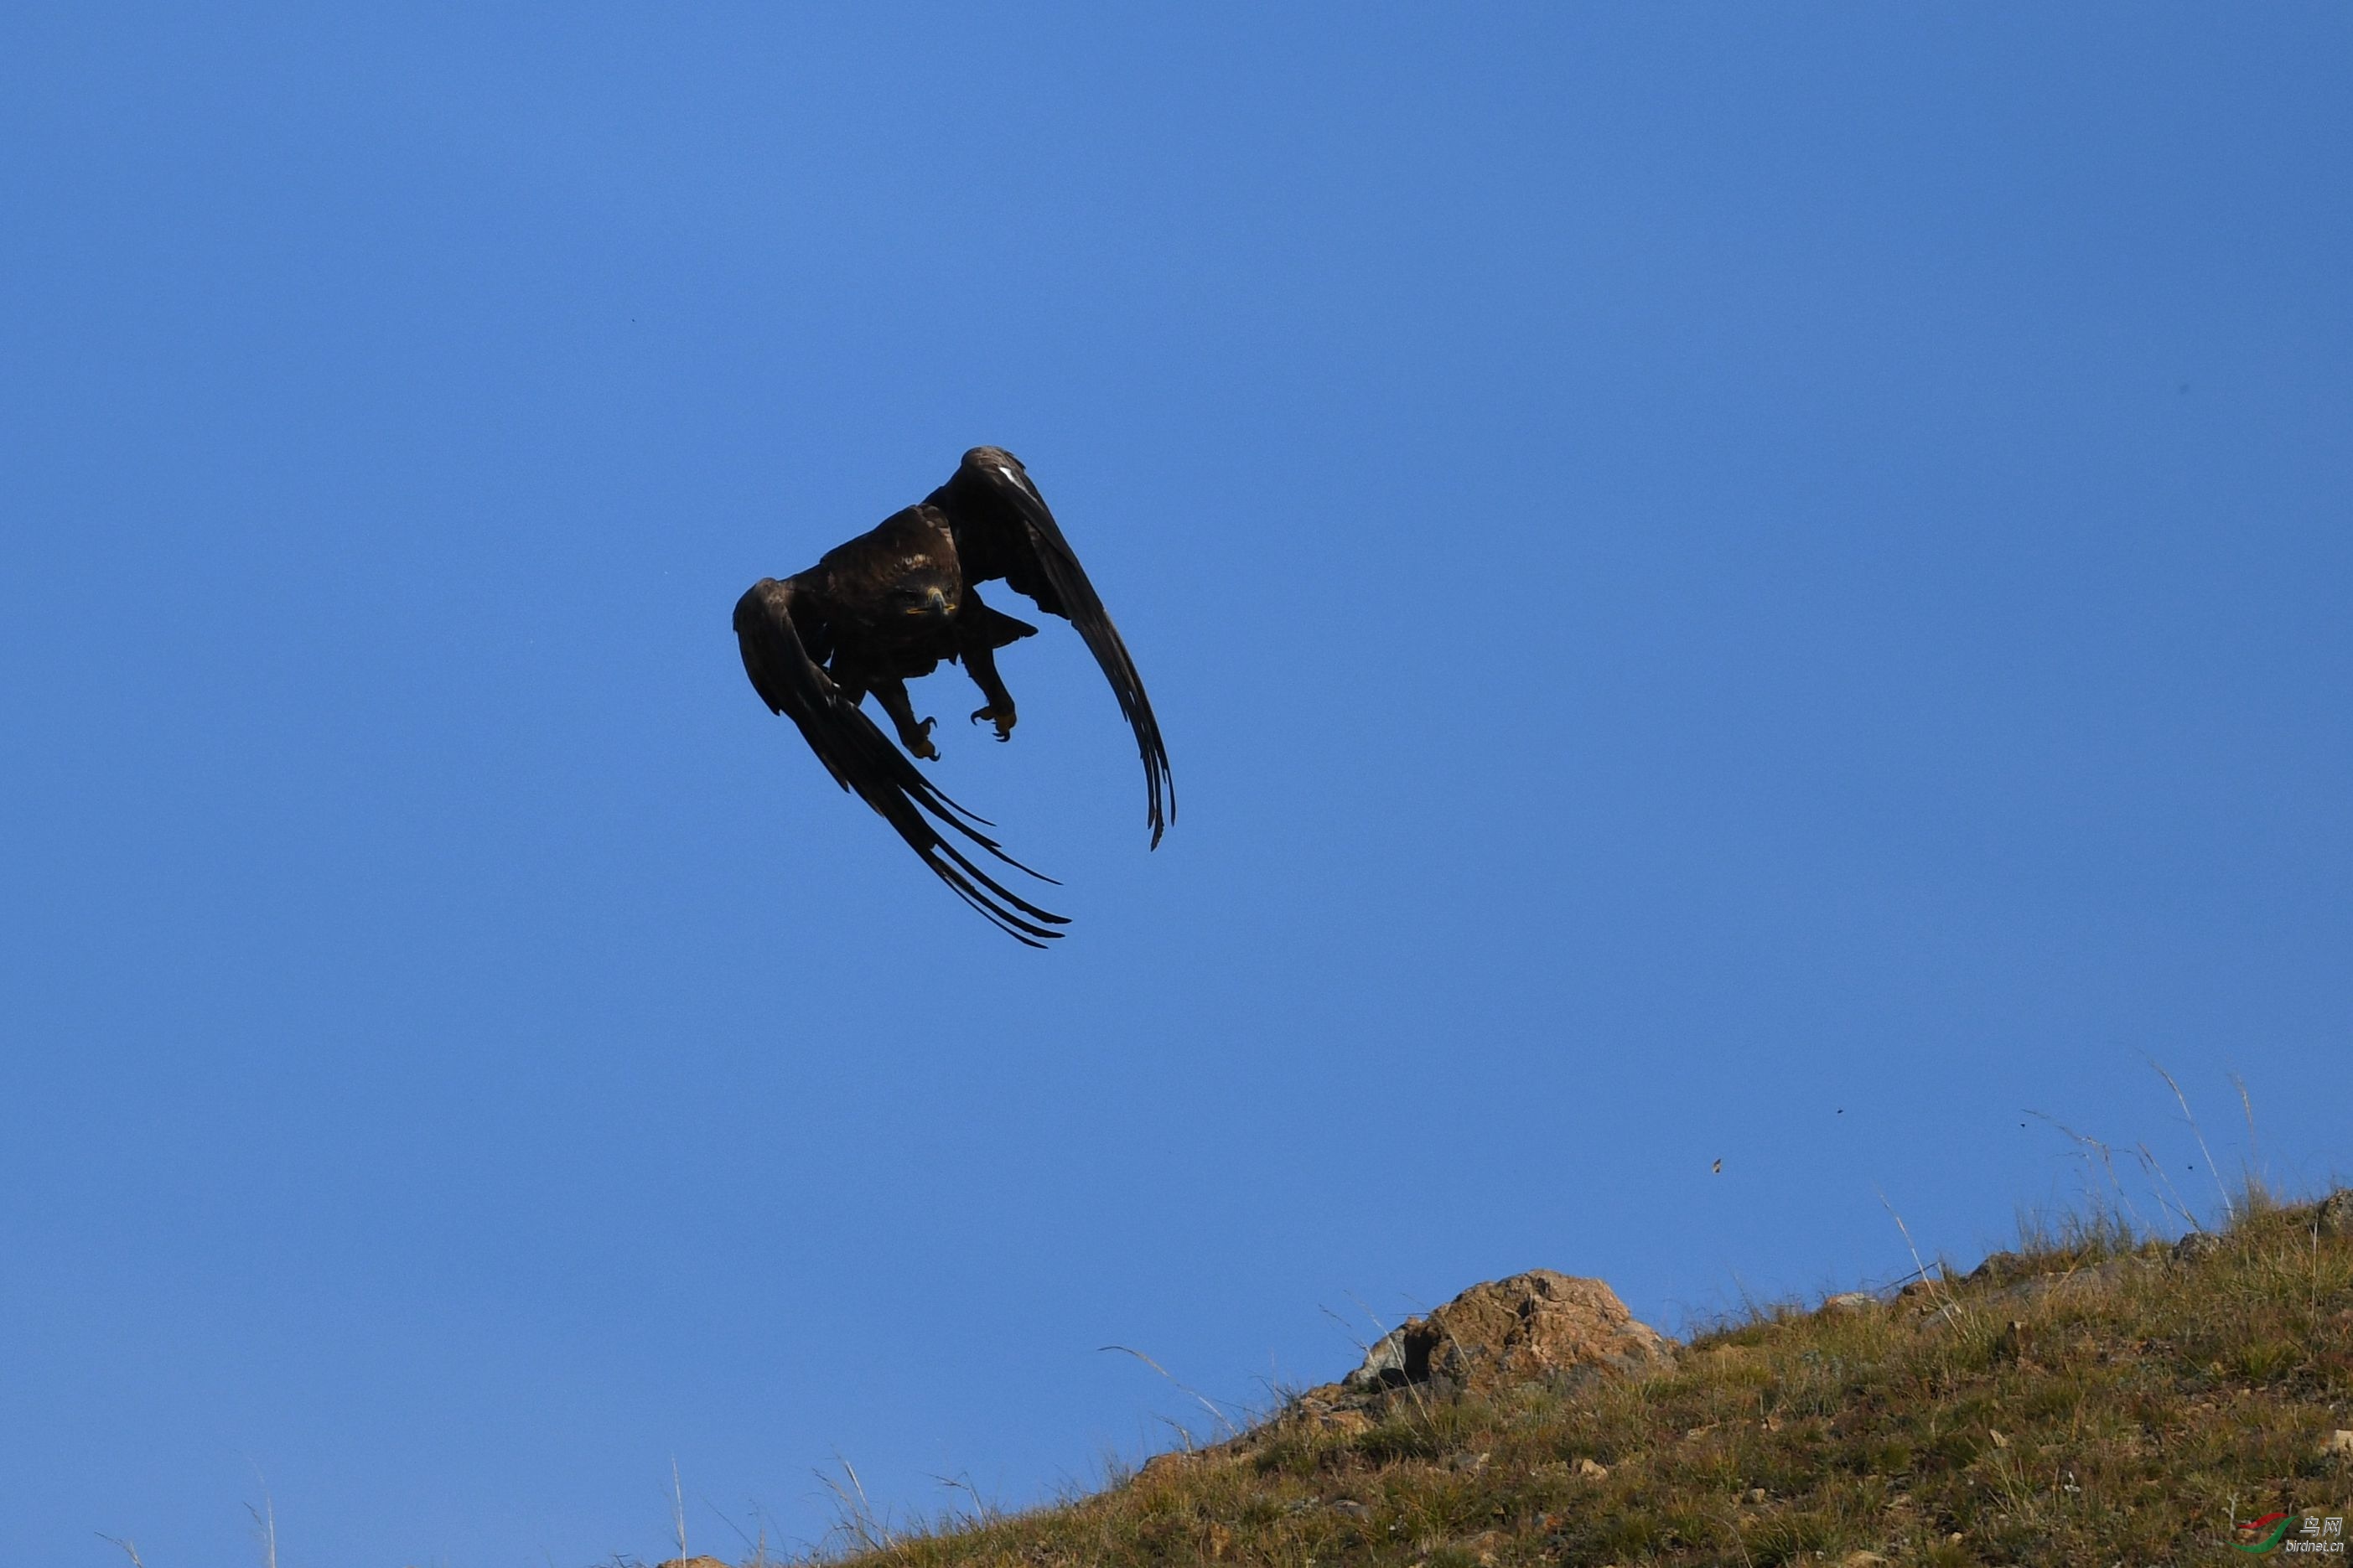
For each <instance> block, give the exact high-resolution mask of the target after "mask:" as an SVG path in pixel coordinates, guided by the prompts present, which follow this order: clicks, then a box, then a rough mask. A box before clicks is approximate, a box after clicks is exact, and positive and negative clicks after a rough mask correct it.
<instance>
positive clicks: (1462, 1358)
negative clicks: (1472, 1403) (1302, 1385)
mask: <svg viewBox="0 0 2353 1568" xmlns="http://www.w3.org/2000/svg"><path fill="white" fill-rule="evenodd" d="M1672 1352H1673V1343H1672V1341H1670V1340H1669V1339H1667V1337H1666V1336H1665V1335H1663V1334H1662V1333H1660V1332H1659V1331H1657V1330H1656V1329H1653V1328H1651V1326H1650V1325H1649V1324H1647V1323H1640V1322H1637V1321H1634V1314H1633V1313H1631V1312H1630V1311H1628V1310H1626V1304H1625V1303H1624V1302H1622V1301H1620V1300H1618V1293H1617V1292H1616V1291H1614V1290H1612V1289H1609V1286H1607V1285H1605V1284H1603V1283H1602V1282H1601V1281H1600V1280H1599V1279H1577V1278H1575V1277H1574V1276H1571V1275H1567V1274H1558V1273H1555V1272H1554V1271H1553V1270H1552V1269H1549V1268H1534V1269H1530V1270H1529V1271H1528V1272H1527V1273H1525V1274H1514V1275H1513V1276H1512V1277H1511V1278H1510V1279H1495V1280H1491V1281H1489V1282H1488V1283H1486V1284H1484V1285H1473V1286H1472V1287H1471V1289H1468V1290H1465V1291H1463V1292H1462V1294H1461V1295H1460V1296H1457V1297H1455V1298H1454V1300H1451V1301H1449V1302H1447V1303H1446V1305H1444V1306H1443V1307H1440V1308H1439V1309H1438V1310H1436V1311H1434V1312H1432V1313H1430V1315H1429V1316H1428V1317H1426V1318H1412V1319H1409V1320H1408V1321H1406V1322H1405V1323H1403V1324H1402V1325H1400V1326H1399V1327H1398V1328H1397V1329H1395V1330H1393V1331H1390V1332H1389V1334H1388V1336H1387V1337H1385V1338H1384V1339H1382V1341H1381V1342H1379V1343H1378V1344H1377V1345H1375V1346H1373V1348H1372V1350H1371V1351H1370V1352H1368V1353H1367V1354H1366V1357H1365V1364H1364V1365H1362V1366H1360V1367H1358V1368H1357V1369H1356V1371H1354V1372H1352V1373H1349V1374H1348V1375H1347V1376H1346V1377H1345V1378H1343V1379H1341V1380H1340V1390H1341V1392H1342V1394H1348V1395H1367V1394H1378V1393H1383V1392H1386V1391H1388V1390H1390V1389H1398V1388H1405V1387H1409V1386H1411V1385H1415V1384H1428V1385H1430V1386H1432V1387H1433V1388H1435V1389H1438V1390H1440V1391H1441V1392H1447V1393H1456V1392H1463V1393H1479V1394H1483V1393H1488V1392H1491V1391H1492V1390H1493V1389H1494V1388H1495V1387H1496V1386H1497V1385H1499V1384H1505V1383H1522V1382H1526V1381H1529V1380H1531V1379H1535V1378H1544V1377H1556V1376H1558V1375H1559V1374H1561V1373H1575V1372H1588V1371H1589V1372H1603V1373H1630V1372H1638V1371H1641V1370H1642V1369H1644V1368H1647V1367H1651V1366H1654V1365H1656V1364H1658V1363H1661V1362H1663V1361H1665V1360H1666V1359H1667V1357H1668V1356H1669V1355H1671V1354H1672Z"/></svg>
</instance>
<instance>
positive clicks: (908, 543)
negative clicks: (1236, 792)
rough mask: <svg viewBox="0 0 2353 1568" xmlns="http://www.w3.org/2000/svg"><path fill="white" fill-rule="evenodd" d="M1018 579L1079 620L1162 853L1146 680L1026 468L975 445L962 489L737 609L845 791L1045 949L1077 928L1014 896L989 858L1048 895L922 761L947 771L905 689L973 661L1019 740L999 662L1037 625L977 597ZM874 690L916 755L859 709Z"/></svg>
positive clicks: (1157, 752)
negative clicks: (1128, 735)
mask: <svg viewBox="0 0 2353 1568" xmlns="http://www.w3.org/2000/svg"><path fill="white" fill-rule="evenodd" d="M997 578H1002V579H1004V581H1005V582H1006V584H1008V586H1010V587H1011V588H1012V589H1013V590H1014V592H1016V593H1018V594H1021V595H1025V596H1027V597H1028V598H1029V600H1030V601H1031V602H1033V603H1034V604H1036V605H1037V606H1038V607H1039V609H1041V610H1043V611H1045V612H1046V613H1047V614H1049V615H1052V616H1061V617H1062V618H1063V619H1064V620H1067V621H1069V622H1070V623H1071V626H1072V627H1074V628H1075V629H1076V630H1077V632H1078V634H1079V636H1080V637H1081V638H1082V640H1084V642H1085V643H1086V645H1087V648H1088V650H1089V651H1090V652H1092V654H1093V655H1094V656H1095V662H1096V663H1097V664H1099V665H1101V666H1102V667H1103V676H1104V678H1105V679H1108V680H1109V681H1110V682H1111V689H1112V694H1113V696H1114V697H1116V698H1117V699H1118V700H1119V710H1120V712H1121V714H1122V715H1123V716H1124V717H1125V718H1126V720H1127V722H1128V726H1129V728H1131V729H1132V730H1134V731H1135V745H1136V750H1137V752H1139V753H1141V754H1142V756H1143V759H1144V784H1145V816H1146V820H1147V821H1148V822H1149V823H1150V824H1151V827H1152V844H1153V847H1155V848H1157V847H1159V844H1160V836H1161V834H1162V833H1163V832H1165V831H1166V828H1167V826H1168V824H1169V823H1170V822H1172V821H1174V820H1175V819H1176V790H1175V787H1174V785H1173V784H1171V782H1170V779H1169V774H1168V751H1167V748H1166V746H1165V745H1163V744H1162V742H1161V739H1160V724H1159V721H1157V720H1156V719H1155V718H1154V717H1153V714H1152V703H1151V700H1150V699H1148V698H1146V697H1145V694H1144V680H1143V678H1142V677H1140V676H1139V675H1137V674H1136V672H1135V661H1134V659H1133V658H1129V657H1128V652H1127V644H1126V643H1125V642H1124V641H1122V640H1121V638H1120V635H1119V628H1118V627H1117V626H1113V625H1112V619H1111V616H1110V615H1109V614H1108V613H1107V612H1106V611H1105V610H1104V609H1103V600H1102V599H1101V598H1100V597H1098V596H1097V595H1096V594H1095V589H1094V584H1092V583H1091V582H1089V581H1088V580H1087V574H1086V569H1085V568H1084V567H1082V566H1081V565H1080V564H1079V558H1078V555H1077V553H1076V552H1074V551H1072V550H1071V545H1070V542H1069V541H1068V540H1066V539H1065V538H1063V537H1062V530H1061V528H1060V525H1059V524H1057V523H1056V522H1055V521H1054V514H1053V512H1052V511H1050V510H1048V508H1047V506H1046V498H1045V497H1043V496H1041V495H1039V493H1038V487H1037V486H1036V485H1035V484H1033V483H1031V482H1030V479H1029V470H1028V469H1026V468H1023V467H1022V466H1021V460H1020V459H1019V458H1016V457H1015V456H1014V455H1013V454H1012V453H1010V452H1008V451H1006V450H1005V449H1004V448H1003V447H974V448H973V449H972V450H971V451H969V452H966V453H965V455H964V460H963V461H962V462H961V463H959V464H958V465H957V466H956V471H955V474H954V475H953V476H951V477H950V478H949V479H948V482H947V483H945V484H944V485H942V486H941V487H940V488H939V489H935V490H934V491H933V492H932V493H931V494H930V495H928V496H926V497H924V498H923V501H922V502H921V503H920V504H919V505H916V506H911V507H909V508H907V509H906V510H903V511H898V512H893V513H892V515H891V516H889V517H887V518H885V519H883V520H882V521H881V523H880V524H878V525H877V526H876V527H875V528H873V529H872V530H871V531H868V532H865V533H861V534H860V535H859V536H858V537H857V538H855V539H853V540H850V541H849V542H848V543H846V544H842V545H839V546H837V547H836V548H834V549H832V550H829V551H828V552H826V553H825V555H824V556H823V557H822V558H821V559H819V561H818V563H817V564H816V565H815V566H812V567H810V568H809V569H808V570H807V571H806V572H798V573H795V574H793V575H792V576H790V577H786V578H783V579H778V578H775V577H763V578H762V579H760V581H758V582H757V583H754V584H752V586H751V588H750V589H749V590H748V591H747V592H745V594H744V596H743V597H742V598H741V599H739V600H737V601H736V604H735V638H736V642H737V644H738V645H739V646H740V647H741V648H742V650H743V654H744V673H745V674H746V675H748V676H750V677H751V678H752V689H754V690H755V691H757V692H758V693H759V694H760V700H762V701H764V702H765V703H766V704H767V705H768V709H769V710H770V711H771V712H775V713H782V714H784V715H785V716H786V718H788V719H790V720H791V721H793V722H794V723H795V724H796V725H797V726H798V727H799V729H800V732H801V738H802V739H804V740H806V741H807V742H808V745H809V750H811V751H812V752H816V753H817V757H818V761H819V762H820V763H824V764H825V767H826V771H827V772H828V773H831V774H832V775H833V777H834V781H835V782H836V783H837V784H840V785H841V787H842V788H843V789H845V790H849V791H853V792H855V793H856V794H857V795H858V796H859V797H860V799H862V800H864V801H865V802H866V804H867V805H871V806H872V807H873V808H874V809H875V811H876V812H877V813H879V814H880V815H881V817H882V819H883V820H884V821H886V822H888V823H889V824H890V825H891V826H892V828H894V829H895V830H897V832H898V835H899V837H902V838H903V839H905V840H906V841H907V844H908V846H909V847H911V848H913V850H914V851H915V853H916V854H917V855H918V856H920V857H921V858H923V864H925V865H926V866H928V867H930V868H932V871H933V873H934V875H936V876H937V877H938V878H939V879H940V880H942V881H944V882H945V883H946V884H947V885H948V886H949V887H950V888H952V889H955V893H956V895H957V897H959V898H961V899H963V900H965V902H966V903H968V904H970V905H972V906H973V908H975V909H976V910H979V911H980V912H981V913H982V914H984V915H986V916H987V917H988V918H989V920H991V921H994V922H995V923H996V924H997V926H998V927H999V928H1000V929H1002V930H1004V931H1007V932H1008V934H1010V935H1011V936H1012V937H1013V938H1014V939H1015V940H1016V941H1018V942H1026V943H1028V944H1029V946H1031V947H1041V946H1043V945H1044V944H1045V943H1046V942H1048V941H1050V940H1051V939H1053V938H1055V937H1058V936H1060V935H1061V934H1062V933H1061V932H1060V931H1057V930H1055V929H1054V928H1055V927H1057V926H1062V925H1067V924H1069V923H1070V922H1069V921H1066V920H1064V919H1063V918H1062V917H1061V916H1060V915H1057V914H1052V913H1050V912H1049V911H1047V910H1043V909H1040V908H1039V907H1038V906H1037V905H1036V904H1034V903H1031V902H1030V901H1029V900H1027V899H1025V898H1023V897H1021V896H1020V895H1019V894H1018V893H1016V892H1014V891H1012V890H1011V889H1008V888H1007V887H1006V886H1005V885H1004V884H1003V883H1002V882H999V881H998V880H997V875H996V874H994V873H993V872H992V870H991V869H990V868H988V867H987V865H985V864H984V863H983V861H982V860H980V859H976V858H975V854H979V855H982V856H985V857H987V858H991V859H994V860H995V861H997V862H999V863H1001V864H1003V865H1006V866H1010V867H1012V868H1015V869H1017V870H1019V871H1021V872H1024V873H1026V874H1027V875H1029V876H1032V877H1038V878H1039V880H1041V881H1050V880H1052V879H1050V878H1047V877H1042V876H1040V875H1039V873H1038V872H1036V871H1032V870H1030V869H1029V867H1027V866H1024V865H1022V864H1021V862H1020V861H1018V860H1016V859H1015V858H1013V857H1012V856H1010V855H1008V854H1007V853H1006V852H1005V850H1004V849H1003V848H1002V847H1000V846H999V845H998V844H997V840H996V839H994V838H992V837H989V836H988V835H987V833H985V832H983V831H982V829H983V828H986V827H987V826H989V824H988V822H987V820H986V819H985V818H982V817H978V816H974V815H973V814H972V813H971V812H969V811H966V810H965V808H964V807H962V806H960V805H957V804H956V803H955V801H954V800H952V799H950V798H949V797H948V796H947V795H945V794H944V792H942V791H941V790H939V789H937V788H936V787H934V785H933V784H932V782H931V781H930V780H929V779H927V778H925V777H924V776H923V772H922V770H921V769H919V768H917V767H916V766H915V764H914V763H913V762H912V761H910V760H909V757H908V753H909V752H912V753H913V755H914V756H915V757H918V758H921V759H923V761H925V762H931V761H934V760H936V759H937V758H938V756H939V751H938V748H936V747H935V746H934V745H933V744H932V741H931V731H932V725H933V721H931V720H929V719H924V720H922V721H917V720H916V718H915V710H914V705H913V702H912V701H911V700H910V699H909V698H908V695H907V684H906V683H907V682H908V681H909V680H912V679H915V678H917V677H919V676H924V675H929V674H930V673H931V672H932V671H933V670H934V669H935V668H938V667H939V664H940V662H941V661H942V660H943V659H944V660H946V661H948V662H949V663H952V664H953V663H958V662H961V663H962V664H963V666H964V668H965V672H966V673H968V674H969V675H971V677H972V679H973V681H974V683H975V684H976V685H977V686H978V687H979V688H980V694H981V696H982V697H983V698H985V699H986V703H985V705H984V706H982V707H981V708H979V709H977V710H975V711H974V713H973V715H972V717H973V721H975V722H976V723H977V722H978V721H981V720H984V719H986V720H987V721H989V722H990V723H991V724H993V725H994V726H995V727H996V730H997V739H998V740H1000V741H1004V740H1009V739H1011V738H1012V735H1013V726H1014V722H1015V718H1016V710H1015V709H1014V705H1013V697H1012V694H1011V693H1010V692H1008V691H1007V690H1006V689H1005V682H1004V680H1003V679H1002V678H1000V677H999V676H998V674H997V649H998V648H1000V647H1004V646H1005V645H1006V644H1008V643H1010V642H1014V641H1017V640H1018V639H1020V638H1022V637H1029V636H1032V635H1034V634H1035V633H1036V632H1037V630H1038V628H1037V627H1035V626H1031V625H1029V623H1028V622H1027V621H1020V620H1016V619H1015V618H1014V617H1012V616H1008V615H1003V614H1000V613H999V612H997V611H996V610H993V609H991V608H989V607H988V606H987V605H984V604H982V603H981V601H980V595H979V593H978V591H977V589H976V584H981V583H987V582H990V581H992V580H995V579H997ZM869 693H871V694H872V695H873V697H874V699H875V700H877V701H878V702H880V703H881V706H882V711H883V712H884V713H886V714H888V715H889V716H890V719H891V721H892V725H893V726H894V727H895V728H896V729H897V731H898V732H899V740H900V742H901V743H902V744H903V745H904V746H905V747H906V751H905V752H902V751H900V750H899V748H898V747H897V746H893V745H892V743H891V740H890V737H888V736H886V735H884V734H883V733H882V731H881V727H880V726H878V725H877V724H876V723H875V722H874V721H872V720H871V719H870V718H868V717H867V716H866V712H865V710H863V709H862V708H861V707H860V702H861V701H863V700H864V699H865V698H866V696H867V695H868V694H869Z"/></svg>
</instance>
